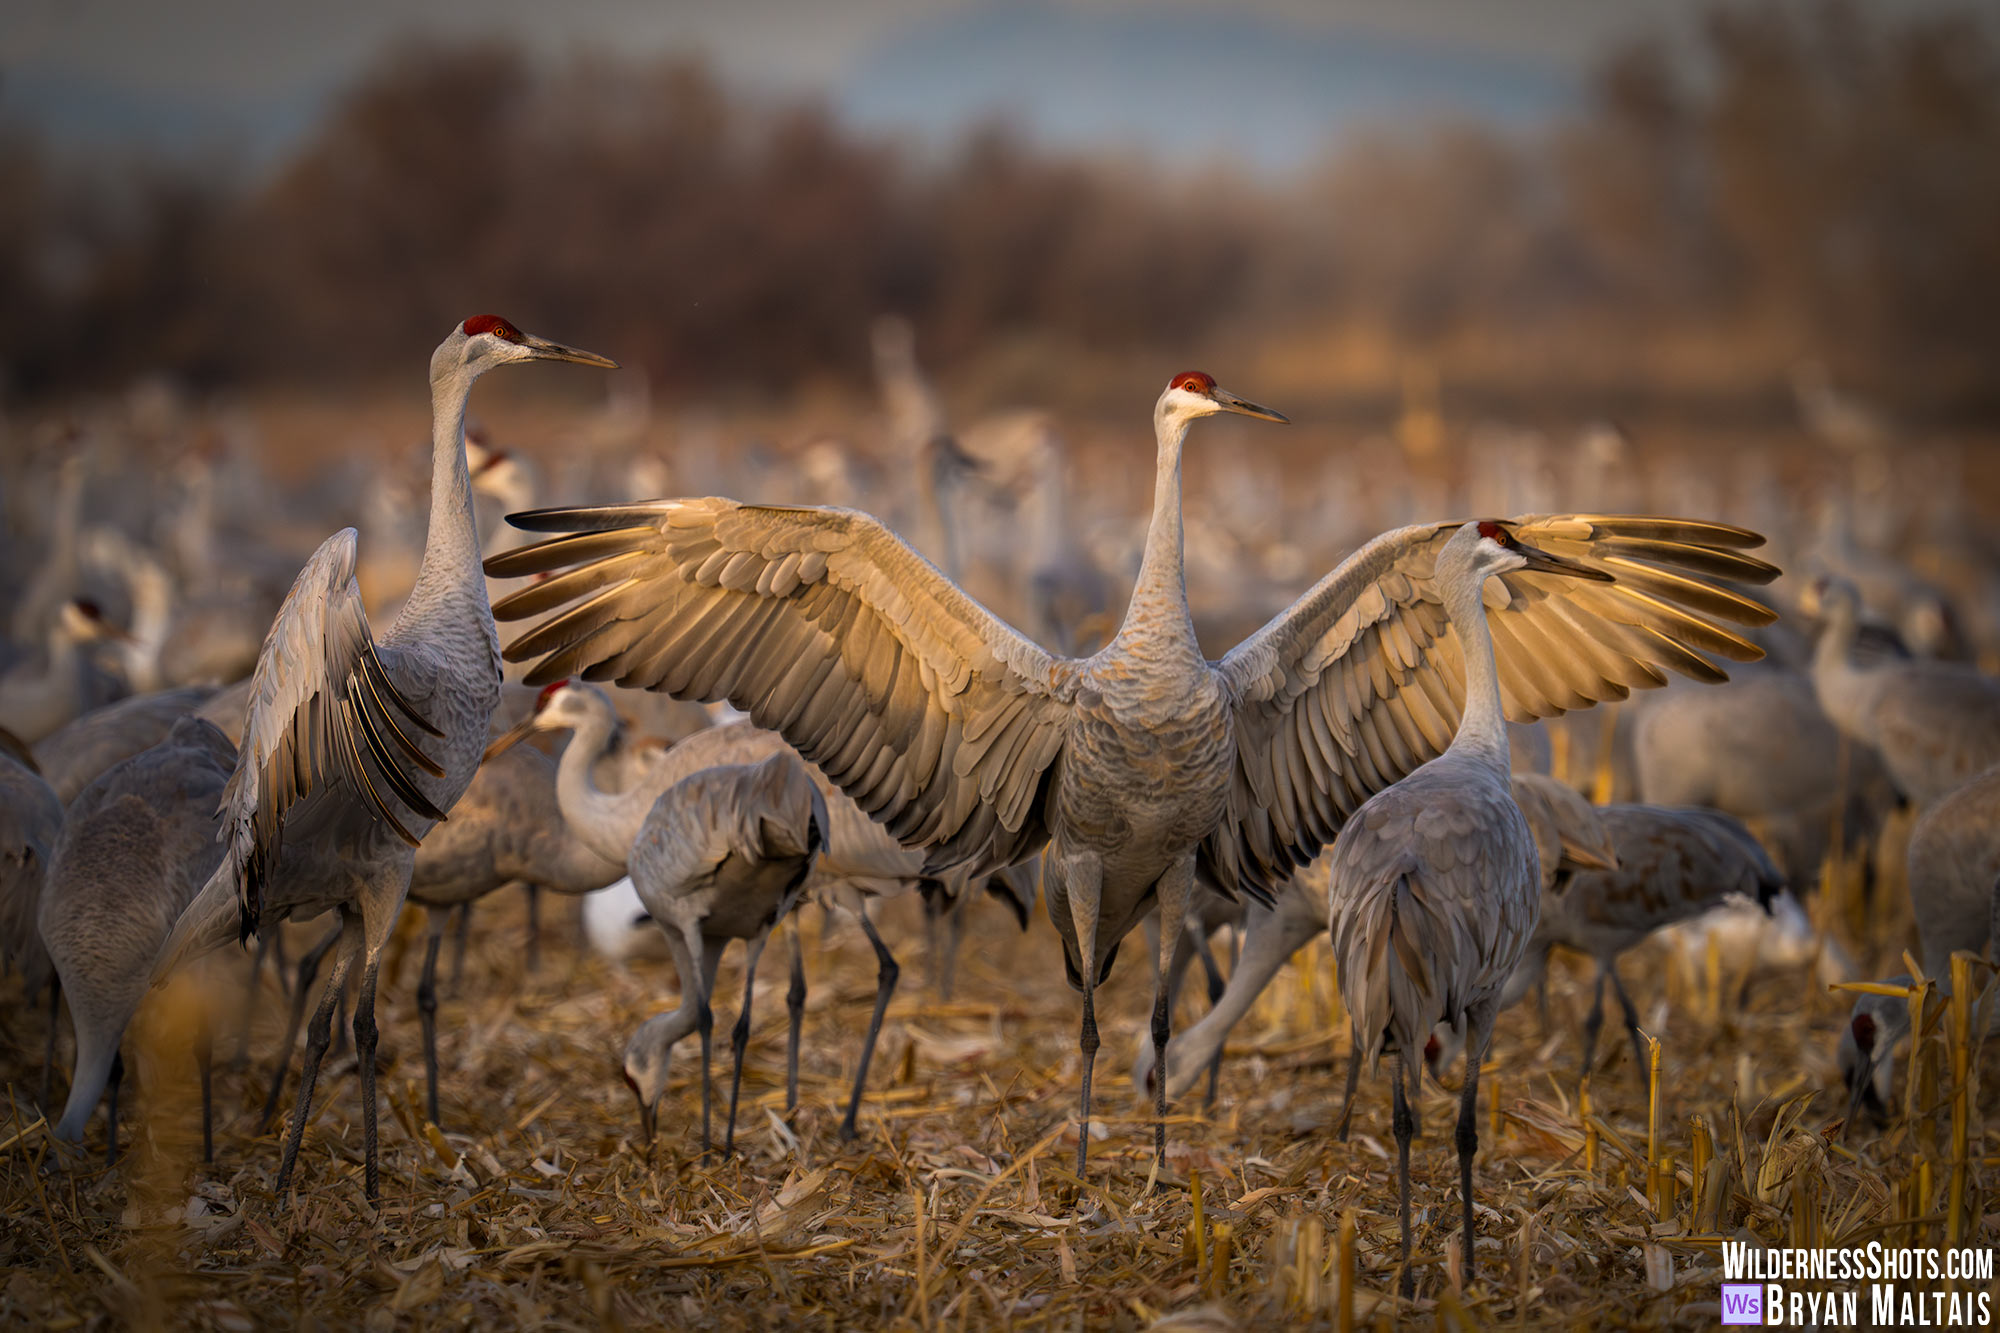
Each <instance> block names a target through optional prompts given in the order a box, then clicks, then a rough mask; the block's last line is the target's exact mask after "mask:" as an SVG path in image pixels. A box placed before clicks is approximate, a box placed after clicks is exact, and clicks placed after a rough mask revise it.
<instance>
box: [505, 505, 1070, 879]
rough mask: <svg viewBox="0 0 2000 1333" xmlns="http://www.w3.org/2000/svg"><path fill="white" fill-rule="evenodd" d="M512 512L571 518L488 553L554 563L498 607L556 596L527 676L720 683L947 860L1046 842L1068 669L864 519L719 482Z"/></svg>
mask: <svg viewBox="0 0 2000 1333" xmlns="http://www.w3.org/2000/svg"><path fill="white" fill-rule="evenodd" d="M510 521H511V522H513V523H514V524H515V525H516V526H518V527H524V528H528V529H530V530H534V531H541V532H559V533H567V534H570V535H568V536H562V537H556V538H553V539H551V540H548V541H544V542H539V543H537V544H535V545H533V546H526V547H522V548H519V549H517V550H514V551H509V552H506V553H504V554H500V555H496V556H494V557H493V558H492V559H490V560H488V561H487V562H486V572H487V573H488V574H490V575H492V576H494V577H496V578H518V577H521V576H524V575H529V574H541V573H551V574H552V577H549V578H547V579H545V580H543V581H542V582H539V583H536V584H534V585H532V586H530V587H527V588H523V589H521V590H520V591H518V592H515V593H512V594H510V595H509V596H507V597H505V598H503V599H502V600H501V601H500V602H499V603H498V604H497V605H495V606H494V608H493V614H494V616H495V617H497V618H498V619H501V620H520V619H524V618H526V617H529V616H535V615H540V614H543V613H545V612H559V614H555V615H552V616H550V617H549V618H548V619H546V620H544V621H543V622H542V623H541V624H539V625H537V626H535V628H533V629H531V630H529V631H528V632H527V633H526V634H524V635H522V636H521V637H520V638H518V639H516V640H514V642H513V643H512V644H511V645H510V646H509V647H508V648H507V650H506V656H507V658H508V659H509V660H510V661H525V660H527V659H530V658H536V657H539V658H541V661H540V662H539V663H538V664H537V665H536V666H535V668H534V670H533V671H531V672H530V673H529V675H528V681H529V683H530V684H540V683H544V682H548V681H553V680H560V679H563V678H565V677H568V676H572V675H580V676H582V677H583V678H584V679H586V680H615V681H617V682H618V683H619V684H620V685H626V686H632V687H635V688H640V689H652V690H660V691H662V692H664V693H667V694H671V695H674V696H675V697H676V698H682V699H698V700H702V701H704V702H706V701H713V700H717V699H727V700H728V701H729V702H730V703H731V704H734V705H735V706H736V707H738V708H740V709H743V710H744V711H745V712H747V713H749V714H750V716H751V718H752V719H753V720H754V721H755V722H756V723H757V725H759V726H761V727H766V728H768V729H770V730H772V731H776V732H778V733H780V734H781V735H783V736H784V738H785V739H786V740H788V741H790V742H791V743H792V745H793V746H794V747H796V748H797V749H798V751H799V752H800V753H801V754H803V755H805V756H806V758H808V759H810V760H812V761H813V762H814V763H815V764H817V765H819V767H820V769H821V770H822V771H823V772H825V774H826V775H827V776H828V777H829V778H832V779H833V781H834V782H835V783H837V784H838V785H839V786H840V788H841V790H843V791H845V792H846V793H847V794H848V795H849V796H851V797H853V798H854V800H855V801H856V803H858V804H859V805H860V806H861V808H862V809H863V810H866V811H867V812H868V813H869V814H870V815H871V816H872V817H874V818H875V819H876V820H877V821H879V822H881V823H882V824H884V825H886V826H887V827H888V829H889V831H890V832H891V833H892V834H894V835H895V836H896V838H897V839H898V840H899V841H901V842H902V843H903V844H904V845H905V846H909V847H924V848H927V849H928V850H929V857H928V866H929V868H930V869H933V870H942V869H947V868H951V867H955V866H961V865H964V866H970V867H972V868H973V869H974V870H975V872H976V873H983V871H984V870H987V869H993V868H997V867H999V866H1004V865H1008V864H1011V863H1013V862H1014V861H1018V860H1020V859H1021V858H1022V857H1024V856H1027V855H1028V854H1030V853H1032V852H1033V851H1034V849H1035V848H1036V847H1038V846H1040V845H1041V843H1042V842H1043V841H1045V840H1046V839H1047V836H1048V831H1047V828H1046V825H1045V823H1044V821H1043V817H1042V800H1043V794H1044V792H1045V790H1046V785H1047V783H1046V779H1047V777H1048V774H1049V772H1050V769H1051V767H1052V766H1053V765H1054V764H1055V762H1056V760H1057V758H1058V756H1059V755H1060V753H1061V751H1062V747H1063V743H1064V741H1065V740H1066V738H1067V736H1068V732H1069V721H1070V704H1071V699H1072V698H1073V696H1074V692H1075V675H1074V670H1073V667H1072V665H1071V664H1070V663H1069V662H1068V661H1067V660H1066V659H1062V658H1057V657H1054V656H1051V655H1050V654H1049V653H1047V652H1045V651H1044V650H1043V649H1041V648H1040V647H1038V646H1036V645H1035V644H1034V643H1032V642H1031V641H1029V640H1028V639H1027V638H1026V637H1024V636H1023V635H1021V634H1019V633H1017V632H1016V631H1014V630H1013V629H1012V628H1010V627H1009V626H1007V625H1006V624H1005V623H1003V622H1002V621H1000V620H999V619H998V618H996V617H995V616H994V615H993V614H992V613H990V612H989V611H987V610H986V609H985V608H984V607H982V606H980V605H979V603H977V602H975V601H974V600H972V598H970V597H968V596H966V595H965V593H964V592H962V591H961V590H960V589H959V588H958V587H956V586H955V585H954V584H952V583H951V582H950V581H949V580H948V579H946V578H945V577H944V576H943V575H942V574H940V573H938V571H937V570H936V569H934V568H933V567H932V566H931V565H930V564H929V563H928V562H927V561H925V560H924V559H923V558H922V557H921V556H919V555H917V553H916V552H914V551H912V550H911V549H910V548H909V547H908V546H905V545H904V544H903V543H902V542H901V541H900V540H898V539H897V538H896V537H895V535H894V534H892V533H891V532H890V531H889V530H888V529H887V528H884V527H883V526H882V525H881V524H880V523H878V522H877V521H876V520H874V519H872V518H870V517H869V516H868V515H866V514H861V513H856V512H854V511H853V510H847V509H821V508H810V507H778V506H768V505H744V504H738V503H736V502H735V501H733V500H719V499H707V500H659V501H653V502H650V503H645V504H632V505H613V506H607V507H603V508H588V509H544V510H537V511H535V512H533V513H528V514H516V515H514V516H512V518H511V519H510ZM556 571H560V572H556ZM564 608H566V609H564Z"/></svg>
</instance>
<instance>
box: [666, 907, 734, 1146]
mask: <svg viewBox="0 0 2000 1333" xmlns="http://www.w3.org/2000/svg"><path fill="white" fill-rule="evenodd" d="M680 930H681V940H682V943H683V945H684V946H685V947H686V950H687V959H688V970H689V971H690V972H692V973H693V974H694V975H693V976H691V977H689V976H683V977H682V978H681V1001H682V1003H686V1001H687V997H688V996H689V995H693V996H694V1000H695V1011H694V1014H695V1031H696V1032H698V1033H699V1034H700V1035H701V1160H702V1165H704V1166H706V1165H707V1164H708V1156H709V1141H710V1140H709V1125H710V1106H711V1104H712V1102H713V1098H714V1083H713V1081H712V1079H713V1072H714V1065H713V1061H712V1055H713V1048H714V1033H715V1011H714V1010H713V1009H712V1008H711V1007H710V1005H709V999H708V996H709V990H710V988H711V987H713V986H714V985H715V965H716V963H717V962H718V961H720V960H721V958H722V943H723V942H722V941H721V940H708V939H704V938H703V937H702V934H701V931H700V928H699V927H698V925H697V924H696V923H695V921H694V920H693V919H691V918H689V919H683V920H682V921H681V923H680ZM676 961H678V960H676Z"/></svg>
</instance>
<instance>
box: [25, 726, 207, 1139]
mask: <svg viewBox="0 0 2000 1333" xmlns="http://www.w3.org/2000/svg"><path fill="white" fill-rule="evenodd" d="M235 764H236V748H235V747H234V746H232V745H231V744H230V743H229V739H228V737H226V736H224V735H223V734H222V733H221V732H220V731H218V730H216V729H215V728H214V727H212V726H210V725H209V724H208V723H206V722H203V721H201V720H200V719H198V718H182V719H181V720H180V721H178V722H176V723H175V724H174V726H173V730H172V731H170V732H168V733H167V737H166V739H165V740H163V741H161V742H160V743H159V744H158V745H156V746H154V747H152V748H151V749H149V750H146V751H144V752H143V753H141V754H137V755H134V756H133V757H132V758H130V759H127V760H125V761H123V762H122V763H119V764H116V765H114V766H113V767H112V768H111V769H109V770H108V771H106V772H105V773H104V774H102V775H101V776H100V777H98V778H97V779H96V780H95V781H93V782H92V783H91V784H90V785H89V786H87V787H85V788H84V789H83V791H82V793H81V794H79V795H78V796H77V798H76V800H75V801H74V802H72V803H71V805H70V808H69V818H68V821H67V823H66V824H65V825H64V828H63V839H62V843H61V845H60V847H59V848H58V849H57V851H56V858H55V864H54V865H53V866H52V867H51V869H50V871H49V882H48V888H47V890H46V891H45V892H44V893H43V894H42V906H41V912H40V916H39V922H40V926H41V932H42V938H43V940H44V941H46V943H47V945H48V950H49V956H50V958H51V959H52V960H53V961H54V963H55V969H56V972H57V974H58V975H59V976H61V978H62V985H63V991H64V993H65V994H66V995H68V997H69V1013H70V1021H71V1022H72V1023H73V1024H74V1025H75V1027H76V1069H75V1073H74V1075H73V1076H72V1078H71V1080H70V1089H69V1101H68V1102H67V1104H65V1105H64V1107H63V1113H62V1119H61V1120H59V1121H58V1122H57V1123H56V1127H55V1136H56V1137H57V1138H59V1139H67V1140H69V1141H71V1142H75V1141H77V1140H79V1139H81V1138H82V1137H83V1127H84V1125H85V1124H86V1123H87V1122H88V1121H89V1119H90V1116H91V1113H92V1112H93V1111H95V1110H96V1109H97V1102H98V1099H99V1098H100V1097H102V1096H103V1095H104V1091H105V1085H106V1084H107V1083H109V1085H110V1089H111V1109H110V1116H109V1121H108V1127H107V1130H108V1140H109V1146H108V1148H107V1150H106V1161H107V1162H109V1161H115V1160H116V1159H117V1156H118V1084H119V1080H120V1078H121V1077H122V1075H123V1071H124V1063H123V1061H122V1059H121V1058H120V1056H119V1051H118V1047H119V1043H120V1042H121V1041H122V1040H123V1038H124V1034H125V1025H126V1024H127V1023H128V1022H130V1021H131V1018H132V1014H133V1012H134V1011H135V1010H137V1009H138V1007H139V1002H140V1001H141V1000H142V999H144V998H145V995H146V976H147V972H148V969H149V968H150V967H151V964H152V962H153V959H154V958H155V957H157V956H158V954H159V952H160V943H161V941H163V940H165V939H166V938H167V933H168V932H169V931H170V930H172V929H173V926H174V922H175V920H176V919H177V918H178V917H179V916H180V914H181V911H182V909H184V908H185V907H186V906H187V904H188V903H189V902H190V901H192V900H193V898H194V896H195V894H196V893H198V892H199V891H200V890H201V886H202V885H203V884H205V883H206V882H207V881H208V878H209V876H210V875H212V874H213V873H214V872H215V867H216V865H217V863H218V862H220V861H221V859H222V855H223V845H222V844H221V843H220V842H218V841H217V840H216V836H215V835H216V828H217V822H218V820H217V816H218V814H219V811H218V803H219V798H220V797H221V796H222V789H223V787H224V785H225V784H227V782H228V781H229V774H230V770H231V769H232V768H234V767H235ZM195 1056H196V1059H197V1060H198V1061H199V1062H200V1064H201V1075H202V1124H201V1131H202V1153H203V1156H204V1158H212V1157H213V1156H214V1139H213V1133H212V1129H211V1124H210V1117H209V1097H208V1091H209V1089H208V1075H209V1043H208V1033H207V1029H206V1024H204V1027H203V1030H202V1032H201V1033H200V1034H199V1035H197V1037H196V1050H195Z"/></svg>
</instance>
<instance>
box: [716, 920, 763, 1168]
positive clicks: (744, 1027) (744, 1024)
mask: <svg viewBox="0 0 2000 1333" xmlns="http://www.w3.org/2000/svg"><path fill="white" fill-rule="evenodd" d="M770 938H771V934H770V932H769V931H765V932H764V933H763V934H762V935H759V936H758V937H757V938H756V939H754V940H746V941H745V942H744V945H743V1007H742V1009H740V1010H738V1011H737V1014H736V1026H735V1027H734V1028H733V1029H731V1030H730V1033H729V1046H730V1050H731V1053H732V1054H734V1055H735V1057H736V1069H735V1072H734V1073H732V1074H731V1075H730V1076H729V1123H728V1125H727V1126H725V1127H724V1128H723V1131H722V1155H723V1156H724V1157H727V1156H729V1155H730V1154H732V1153H734V1152H735V1151H736V1098H737V1094H738V1093H740V1092H741V1091H742V1090H743V1052H744V1051H745V1050H746V1049H748V1048H749V1045H750V1001H751V1000H752V998H753V997H754V996H755V995H756V993H757V960H758V959H759V958H760V957H762V956H763V953H764V942H765V941H766V940H768V939H770Z"/></svg>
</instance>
